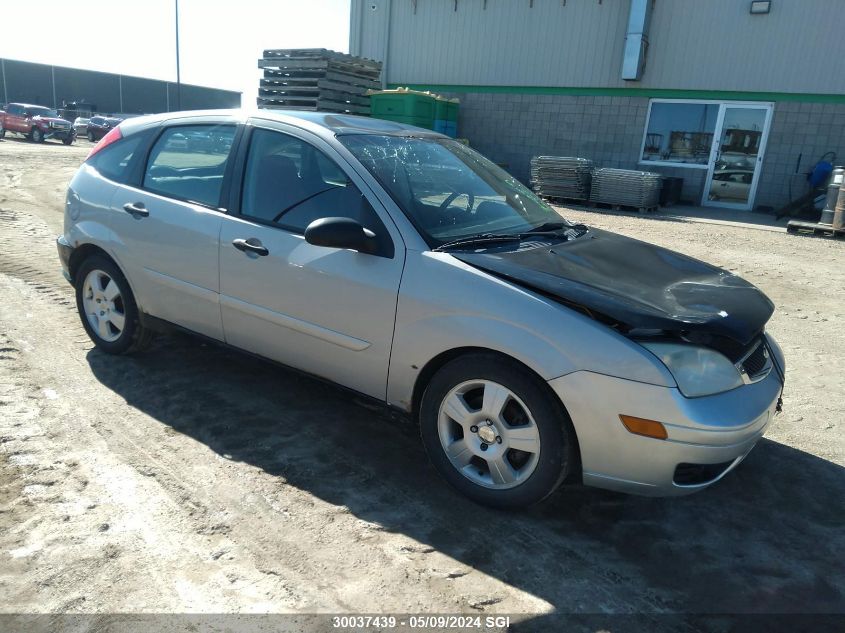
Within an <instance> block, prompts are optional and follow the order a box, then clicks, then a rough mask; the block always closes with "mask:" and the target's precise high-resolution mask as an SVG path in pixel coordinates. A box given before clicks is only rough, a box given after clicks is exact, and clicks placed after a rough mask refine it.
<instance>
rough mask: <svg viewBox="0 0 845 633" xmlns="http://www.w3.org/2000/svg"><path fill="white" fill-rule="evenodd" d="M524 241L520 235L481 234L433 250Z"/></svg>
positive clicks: (447, 243)
mask: <svg viewBox="0 0 845 633" xmlns="http://www.w3.org/2000/svg"><path fill="white" fill-rule="evenodd" d="M521 239H522V236H521V235H520V234H519V233H514V234H510V235H509V234H507V233H479V234H478V235H470V236H468V237H462V238H460V239H458V240H453V241H451V242H446V243H445V244H441V245H440V246H437V247H435V248H433V249H432V250H434V251H446V250H449V249H450V248H460V247H462V246H473V245H475V244H496V243H499V242H518V241H519V240H521Z"/></svg>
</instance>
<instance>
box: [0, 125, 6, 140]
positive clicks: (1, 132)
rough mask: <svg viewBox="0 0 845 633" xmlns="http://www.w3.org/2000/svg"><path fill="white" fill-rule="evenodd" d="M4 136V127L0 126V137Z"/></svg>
mask: <svg viewBox="0 0 845 633" xmlns="http://www.w3.org/2000/svg"><path fill="white" fill-rule="evenodd" d="M5 137H6V128H2V127H0V138H5Z"/></svg>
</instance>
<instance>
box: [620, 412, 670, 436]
mask: <svg viewBox="0 0 845 633" xmlns="http://www.w3.org/2000/svg"><path fill="white" fill-rule="evenodd" d="M619 419H620V420H621V421H622V424H624V425H625V428H626V429H628V431H630V432H631V433H633V434H634V435H645V436H646V437H653V438H654V439H656V440H665V439H666V438H667V437H669V434H668V433H667V432H666V427H664V426H663V425H662V424H661V423H660V422H655V421H654V420H646V419H644V418H635V417H633V416H630V415H620V416H619Z"/></svg>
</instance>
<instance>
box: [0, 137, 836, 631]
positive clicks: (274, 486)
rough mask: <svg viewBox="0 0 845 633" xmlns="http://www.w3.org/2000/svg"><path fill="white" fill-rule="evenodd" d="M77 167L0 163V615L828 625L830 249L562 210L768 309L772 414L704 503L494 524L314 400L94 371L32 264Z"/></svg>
mask: <svg viewBox="0 0 845 633" xmlns="http://www.w3.org/2000/svg"><path fill="white" fill-rule="evenodd" d="M89 147H90V146H89V145H88V143H87V142H82V143H80V144H78V145H75V146H73V147H64V146H62V145H61V144H58V143H46V144H44V145H40V146H37V145H33V144H31V143H27V142H25V141H17V140H12V139H6V140H5V141H0V548H2V549H0V610H2V611H3V612H6V613H10V612H18V613H20V612H51V613H58V612H78V613H115V612H117V613H127V612H147V613H154V612H173V613H176V612H191V613H201V612H215V613H221V612H222V613H225V612H241V613H266V612H291V611H296V612H301V613H309V612H310V613H313V612H403V613H420V612H441V613H455V612H466V613H473V614H476V613H477V614H489V613H508V614H523V615H522V616H520V618H521V619H523V620H526V621H527V624H526V625H524V629H522V630H558V629H557V626H556V625H554V622H555V614H572V613H575V614H645V615H644V616H642V617H645V618H646V619H647V620H648V623H647V625H645V626H644V628H647V629H650V630H658V629H660V628H663V627H667V628H668V627H669V624H668V621H667V620H666V619H665V618H666V616H665V615H661V614H667V613H668V614H672V613H675V614H712V613H773V612H775V613H784V614H790V613H827V614H842V613H845V565H843V559H842V552H843V551H845V504H843V498H845V469H843V466H845V450H843V449H845V388H843V386H842V385H843V376H845V351H843V350H845V327H843V319H845V243H842V242H833V241H828V240H824V239H817V238H806V237H795V236H791V235H787V234H785V233H783V234H781V233H772V232H767V231H761V230H752V229H743V228H734V227H724V226H718V225H712V224H697V223H690V222H679V221H668V220H659V219H652V218H640V217H623V216H615V215H608V214H598V213H589V212H574V211H573V212H567V215H568V216H569V217H571V218H573V219H576V220H580V221H584V222H587V223H590V224H594V225H596V226H599V227H602V228H610V229H612V230H616V231H619V232H621V233H624V234H627V235H631V236H634V237H638V238H642V239H646V240H648V241H652V242H656V243H659V244H662V245H665V246H669V247H672V248H675V249H677V250H680V251H682V252H685V253H688V254H691V255H693V256H697V257H700V258H703V259H706V260H708V261H710V262H713V263H715V264H718V265H721V266H724V267H725V268H728V269H730V270H733V271H735V272H737V273H738V274H740V275H742V276H743V277H745V278H746V279H748V280H750V281H751V282H753V283H755V284H757V285H759V286H760V287H761V288H762V289H763V290H764V291H765V292H766V293H768V294H769V296H770V297H771V298H772V299H773V300H774V301H775V303H776V304H777V306H778V309H777V312H776V313H775V316H774V318H773V319H772V321H771V326H770V330H771V332H773V333H774V335H775V336H776V337H777V338H778V340H779V341H780V342H781V344H782V345H783V348H784V351H785V353H786V356H787V362H788V372H787V389H786V393H785V397H784V400H785V408H784V413H783V414H782V415H780V416H779V417H778V419H777V421H776V423H775V424H774V426H773V428H771V430H770V431H769V432H768V434H767V439H765V440H763V441H762V442H761V444H760V445H759V446H758V447H757V448H756V449H755V451H754V452H752V454H751V455H750V456H749V457H748V459H747V460H746V461H745V462H744V463H743V465H742V466H741V467H740V468H739V469H738V470H737V471H735V472H734V473H732V474H731V475H729V476H728V477H726V479H725V480H723V481H722V482H720V483H719V484H717V485H716V486H714V487H713V488H711V489H710V490H708V491H706V492H703V493H700V494H697V495H694V496H692V497H687V498H682V499H668V500H661V499H644V498H637V497H628V496H622V495H616V494H610V493H606V492H602V491H597V490H591V489H586V488H582V487H574V488H569V489H566V490H564V491H562V492H561V493H559V494H557V495H556V496H555V497H554V498H553V499H552V500H551V501H550V502H548V503H546V504H545V505H543V506H542V507H540V508H537V509H535V510H532V511H530V512H527V513H521V514H505V513H499V512H493V511H488V510H484V509H481V508H479V507H476V506H474V505H472V504H471V503H469V502H468V501H466V500H464V499H463V498H461V497H459V496H458V495H457V494H455V493H453V492H451V491H450V490H449V489H448V488H447V487H446V486H445V485H444V484H442V483H441V482H440V481H439V480H438V478H437V476H436V474H435V473H434V471H433V470H432V468H431V467H430V466H429V465H428V464H427V461H426V458H425V456H424V454H423V451H422V448H421V445H420V442H419V441H418V438H417V434H416V430H415V429H414V428H413V427H412V426H411V425H410V424H409V423H407V422H403V421H401V420H393V419H390V418H388V417H386V416H385V415H384V414H382V413H381V412H378V411H373V410H371V409H369V408H366V407H364V406H362V405H361V404H360V403H353V402H351V401H350V397H349V396H348V395H347V394H346V393H344V392H341V391H339V390H336V389H334V388H332V387H329V386H327V385H324V384H322V383H319V382H315V381H312V380H310V379H306V378H303V377H300V376H298V375H295V374H292V373H289V372H286V371H285V370H283V369H280V368H277V367H275V366H272V365H270V364H266V363H262V362H260V361H258V360H254V359H251V358H248V357H245V356H241V355H239V354H237V353H234V352H231V351H227V350H224V349H219V348H216V347H213V346H208V345H206V344H203V343H201V342H198V341H196V340H193V339H191V338H188V337H169V338H162V339H160V340H159V342H158V343H157V344H156V346H155V348H154V349H153V350H152V351H150V352H147V353H145V354H143V355H141V356H137V357H132V358H112V357H108V356H105V355H103V354H101V353H98V352H97V351H95V350H94V349H93V347H92V344H91V343H90V341H89V340H88V338H87V337H86V335H85V333H84V331H83V329H82V327H81V325H80V323H79V320H78V317H77V315H76V312H75V307H74V304H73V298H72V291H71V288H70V286H69V285H68V284H67V283H66V282H65V281H64V280H63V278H62V277H61V275H60V272H59V265H58V260H57V257H56V253H55V248H54V243H53V240H54V237H55V235H57V234H58V233H59V232H60V231H61V226H62V207H63V199H64V192H65V188H66V185H67V182H68V180H69V179H70V177H71V176H72V174H73V172H74V170H75V169H76V168H77V166H78V165H79V163H80V162H81V161H82V160H83V158H84V156H85V154H86V152H87V151H88V149H89ZM588 620H589V619H588V618H586V615H585V617H584V619H579V620H576V621H577V622H580V623H581V625H583V626H584V627H585V628H591V625H590V624H589V621H588ZM683 620H684V623H685V627H686V628H684V630H698V629H697V628H695V626H696V625H695V621H696V620H695V618H693V617H690V616H684V617H683ZM606 628H608V629H611V630H612V629H613V627H611V626H608V627H606ZM671 628H672V629H673V630H678V629H677V627H675V626H674V625H673V626H672V627H671ZM97 630H101V629H97Z"/></svg>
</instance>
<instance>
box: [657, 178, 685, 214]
mask: <svg viewBox="0 0 845 633" xmlns="http://www.w3.org/2000/svg"><path fill="white" fill-rule="evenodd" d="M683 189H684V179H683V178H675V177H673V176H664V177H663V187H662V188H661V189H660V206H661V207H668V206H669V205H673V204H677V203H678V202H680V201H681V191H683Z"/></svg>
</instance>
